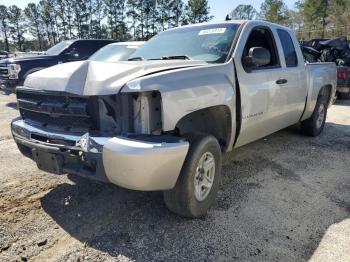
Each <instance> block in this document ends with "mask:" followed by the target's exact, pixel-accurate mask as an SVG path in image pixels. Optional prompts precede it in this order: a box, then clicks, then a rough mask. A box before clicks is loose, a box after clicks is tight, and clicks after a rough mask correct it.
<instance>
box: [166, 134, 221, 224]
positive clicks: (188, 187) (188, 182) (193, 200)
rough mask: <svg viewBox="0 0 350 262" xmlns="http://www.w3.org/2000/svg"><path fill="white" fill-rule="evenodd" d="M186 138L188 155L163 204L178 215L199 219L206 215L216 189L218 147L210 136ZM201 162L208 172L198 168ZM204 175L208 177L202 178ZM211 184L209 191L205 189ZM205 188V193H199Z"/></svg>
mask: <svg viewBox="0 0 350 262" xmlns="http://www.w3.org/2000/svg"><path fill="white" fill-rule="evenodd" d="M185 137H186V138H187V140H188V141H189V143H190V148H189V152H188V154H187V157H186V160H185V163H184V165H183V167H182V170H181V172H180V176H179V178H178V180H177V183H176V186H175V187H174V188H173V189H172V190H169V191H165V192H164V201H165V204H166V206H167V207H168V209H169V210H171V211H172V212H174V213H176V214H178V215H180V216H183V217H188V218H199V217H202V216H204V215H205V214H206V213H207V211H208V209H209V208H210V207H211V205H212V204H213V203H214V201H215V199H216V195H217V192H218V190H219V186H220V181H221V169H222V154H221V148H220V145H219V143H218V141H217V139H216V138H214V137H213V136H209V135H205V134H189V135H187V136H185ZM201 160H203V161H204V162H203V163H207V166H208V168H207V169H204V168H202V169H200V167H199V165H200V161H201ZM213 163H215V166H214V168H212V165H213ZM205 172H206V173H207V175H204V173H205ZM208 177H209V178H210V179H207V178H208ZM210 180H211V181H212V182H210ZM204 184H205V186H204ZM210 184H211V188H209V186H208V185H210ZM202 185H203V186H202ZM205 188H207V190H202V189H205ZM208 188H209V189H208ZM196 189H197V191H196ZM198 189H200V190H198Z"/></svg>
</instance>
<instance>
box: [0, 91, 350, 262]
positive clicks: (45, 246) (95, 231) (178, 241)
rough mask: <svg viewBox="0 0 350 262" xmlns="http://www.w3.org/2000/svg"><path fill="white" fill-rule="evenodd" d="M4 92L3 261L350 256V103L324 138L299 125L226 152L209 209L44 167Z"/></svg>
mask: <svg viewBox="0 0 350 262" xmlns="http://www.w3.org/2000/svg"><path fill="white" fill-rule="evenodd" d="M16 115H17V111H16V110H15V97H14V95H12V94H9V93H8V92H6V91H0V167H1V171H0V261H82V260H84V261H132V260H135V261H164V260H165V261H189V260H191V261H235V260H237V261H306V260H310V259H311V260H312V261H350V167H349V163H350V101H346V102H344V101H343V102H338V103H337V104H336V105H335V106H333V107H332V108H331V109H330V111H329V117H328V123H327V126H326V129H325V132H324V133H323V135H321V136H320V137H318V138H310V137H304V136H302V135H301V134H300V133H299V130H298V128H297V127H291V128H288V129H286V130H283V131H281V132H278V133H276V134H274V135H271V136H269V137H267V138H266V139H262V140H260V141H257V142H255V143H252V144H250V145H248V146H244V147H242V148H240V149H238V150H236V151H234V152H233V153H230V154H227V155H225V157H224V168H223V177H224V179H223V185H222V188H221V190H220V192H219V197H218V201H217V203H216V204H215V205H214V207H213V208H212V209H211V210H210V212H209V213H208V215H207V216H206V217H205V218H203V219H199V220H188V219H183V218H180V217H177V216H175V215H173V214H172V213H170V212H169V211H168V210H167V209H166V208H165V206H164V204H163V201H162V194H161V193H159V192H155V193H143V192H133V191H128V190H124V189H121V188H118V187H115V186H112V185H106V184H100V183H96V182H92V181H88V180H85V179H82V178H79V177H67V176H55V175H49V174H46V173H44V172H42V171H39V170H38V169H37V168H36V166H35V164H34V163H33V162H31V161H30V160H28V159H26V158H24V157H22V156H21V155H20V153H19V152H18V150H17V148H16V146H15V144H14V142H13V141H12V139H11V137H10V130H9V122H10V120H11V119H12V118H14V117H15V116H16Z"/></svg>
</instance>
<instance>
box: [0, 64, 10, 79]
mask: <svg viewBox="0 0 350 262" xmlns="http://www.w3.org/2000/svg"><path fill="white" fill-rule="evenodd" d="M0 69H6V70H7V75H3V74H1V73H0V76H2V77H9V76H10V67H8V66H0Z"/></svg>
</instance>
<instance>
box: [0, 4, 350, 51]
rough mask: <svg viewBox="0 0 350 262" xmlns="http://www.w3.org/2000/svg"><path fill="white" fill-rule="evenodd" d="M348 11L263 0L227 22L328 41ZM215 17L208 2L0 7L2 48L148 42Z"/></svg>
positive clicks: (348, 28) (347, 19)
mask: <svg viewBox="0 0 350 262" xmlns="http://www.w3.org/2000/svg"><path fill="white" fill-rule="evenodd" d="M233 2H234V1H233ZM349 10H350V1H349V0H299V1H297V2H296V3H295V6H294V7H293V8H292V9H289V8H288V7H287V6H286V4H285V3H284V1H283V0H265V1H264V2H263V3H262V5H261V7H260V10H256V9H255V8H254V7H253V6H252V5H238V6H236V7H234V8H233V10H232V11H231V12H230V13H229V14H228V17H227V19H248V20H252V19H264V20H268V21H271V22H274V23H279V24H282V25H286V26H289V27H291V28H293V29H294V30H296V32H297V35H298V37H299V39H311V38H313V37H320V38H325V37H335V36H339V35H348V34H349V33H350V11H349ZM212 18H213V16H211V15H210V7H209V5H208V0H188V1H186V3H185V2H184V1H183V0H41V1H40V2H38V3H29V4H28V5H27V6H26V7H25V8H24V9H23V10H22V9H21V8H19V7H17V6H15V5H12V6H9V7H7V6H4V5H0V50H9V49H12V50H17V51H28V50H46V49H47V48H48V47H50V46H52V45H54V44H56V43H58V42H60V41H62V40H67V39H77V38H80V39H88V38H95V39H106V38H111V39H115V40H118V41H127V40H147V39H149V38H150V37H152V36H154V35H156V34H157V33H159V32H161V31H164V30H166V29H169V28H173V27H177V26H179V25H186V24H193V23H201V22H206V21H209V20H211V19H212ZM218 19H220V18H218ZM222 19H224V17H223V18H222Z"/></svg>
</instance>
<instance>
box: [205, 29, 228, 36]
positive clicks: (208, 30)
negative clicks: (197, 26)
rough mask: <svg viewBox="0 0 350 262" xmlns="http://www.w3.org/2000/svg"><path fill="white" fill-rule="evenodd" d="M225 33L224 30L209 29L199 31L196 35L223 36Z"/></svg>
mask: <svg viewBox="0 0 350 262" xmlns="http://www.w3.org/2000/svg"><path fill="white" fill-rule="evenodd" d="M225 32H226V28H211V29H204V30H201V31H200V32H199V34H198V35H213V34H223V33H225Z"/></svg>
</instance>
